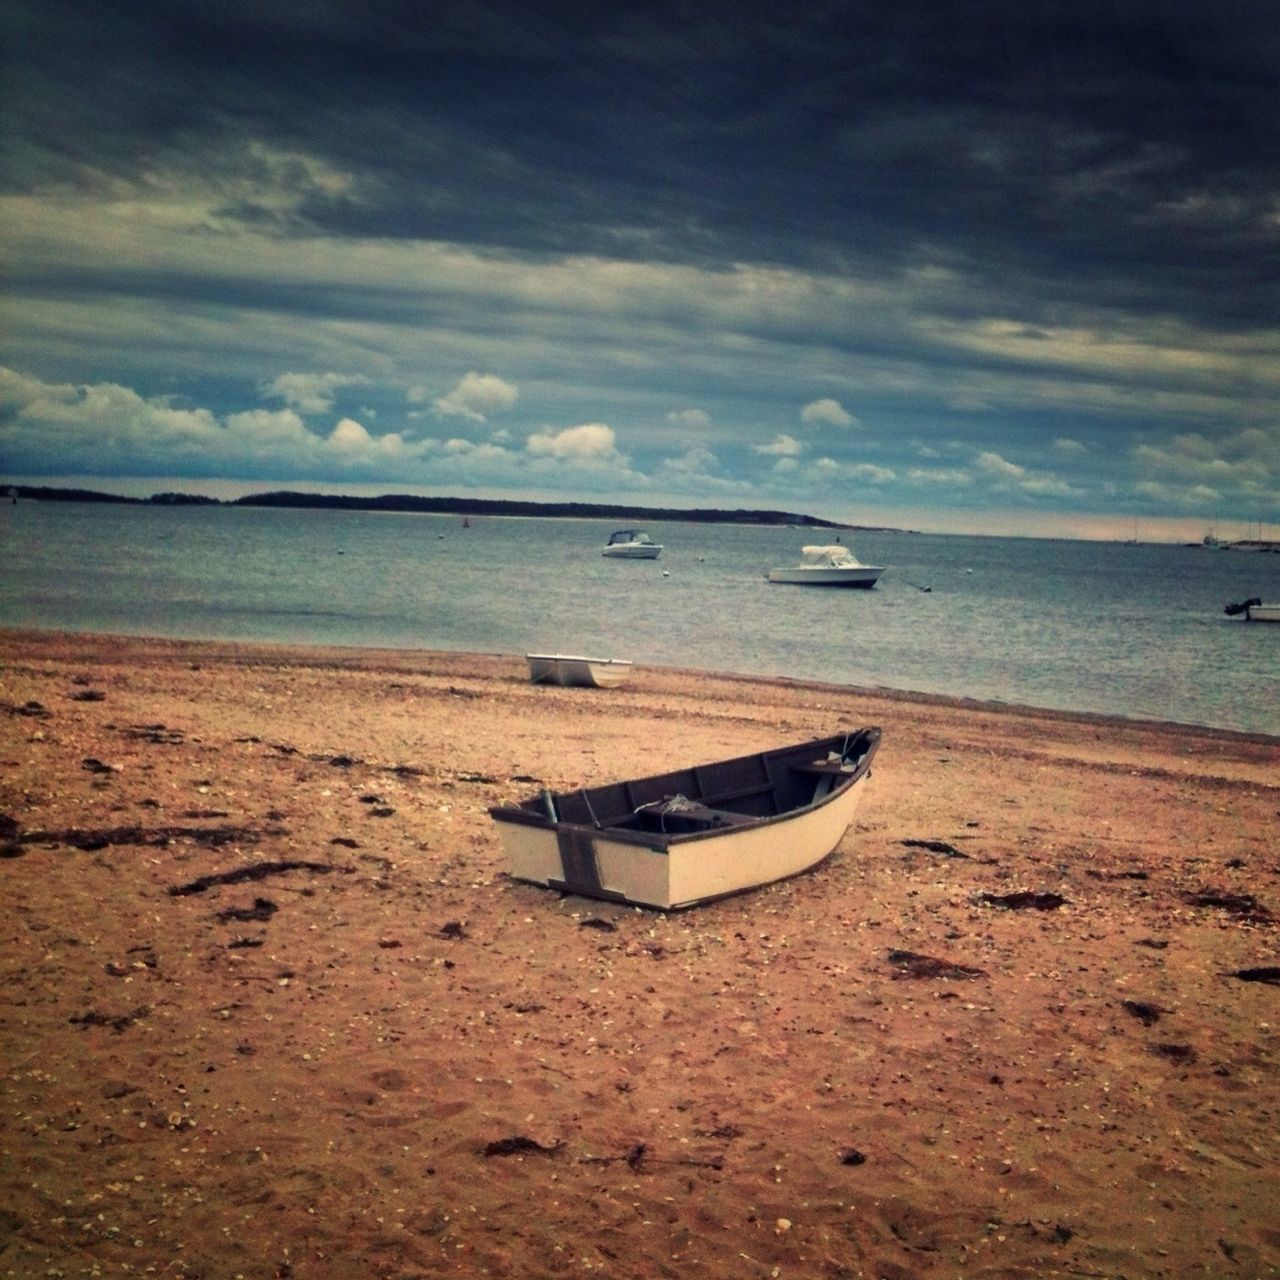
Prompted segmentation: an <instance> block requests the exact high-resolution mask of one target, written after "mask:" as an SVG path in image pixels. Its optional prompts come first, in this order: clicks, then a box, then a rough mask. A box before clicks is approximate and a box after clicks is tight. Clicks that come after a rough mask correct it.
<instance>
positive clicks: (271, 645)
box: [0, 625, 1280, 746]
mask: <svg viewBox="0 0 1280 1280" xmlns="http://www.w3.org/2000/svg"><path fill="white" fill-rule="evenodd" d="M4 637H12V638H13V639H14V640H15V641H17V642H18V643H26V644H40V643H52V644H59V643H62V642H75V644H76V645H81V644H82V645H83V648H84V652H85V653H86V655H87V656H88V655H92V656H94V657H102V656H104V654H103V653H102V652H100V650H103V649H109V648H110V647H111V646H113V645H127V646H129V647H130V648H133V649H138V650H142V651H145V650H147V649H148V648H155V649H156V650H157V651H158V652H163V651H164V650H165V649H166V648H169V649H174V650H181V649H184V648H185V649H189V650H192V651H204V652H205V653H206V660H207V661H211V662H212V661H225V662H241V663H251V662H254V661H259V660H268V659H271V658H273V657H274V658H276V659H277V660H281V661H288V662H291V663H295V664H297V665H300V666H305V665H310V666H321V667H323V666H335V667H339V668H342V669H357V668H361V667H366V666H367V667H368V668H369V669H370V670H375V669H382V670H387V671H405V672H409V671H414V670H418V669H420V668H421V665H422V664H423V663H429V662H430V661H432V660H447V659H449V658H457V659H461V660H466V659H475V660H477V661H483V660H491V661H493V662H495V663H500V664H501V663H514V664H515V666H516V670H517V672H518V673H520V674H525V666H524V654H522V653H502V652H497V651H488V650H477V649H420V648H386V647H381V646H365V645H312V644H300V643H296V642H292V641H273V640H251V641H250V640H244V641H242V640H223V639H208V638H198V637H187V636H163V635H154V634H137V635H135V634H131V633H127V632H109V631H63V630H58V629H56V628H45V627H13V626H5V625H0V650H2V649H3V638H4ZM220 651H226V653H225V654H222V655H221V656H220ZM411 659H417V661H416V663H415V662H414V661H412V660H411ZM636 669H637V670H640V671H648V672H653V673H654V674H655V675H661V674H663V673H665V674H667V675H669V676H671V677H680V678H688V679H705V680H717V681H723V682H725V683H727V684H730V685H734V684H740V685H760V686H762V687H778V688H784V689H785V688H795V689H798V690H804V689H809V690H814V691H826V692H828V693H830V694H833V695H835V694H845V695H848V696H851V697H852V696H858V697H866V698H877V699H883V700H884V701H886V702H904V703H917V704H920V705H922V706H934V707H939V708H951V709H953V710H957V711H963V710H971V711H976V712H984V713H988V714H992V715H1000V714H1004V713H1008V714H1009V715H1013V716H1019V717H1026V718H1029V719H1038V718H1042V719H1048V720H1062V721H1070V722H1074V723H1077V724H1094V723H1098V724H1110V725H1115V726H1117V727H1123V728H1138V729H1143V728H1145V729H1151V730H1158V731H1162V732H1169V733H1185V734H1188V735H1190V736H1209V737H1224V738H1228V739H1234V738H1239V739H1243V740H1245V741H1248V742H1254V743H1257V744H1258V745H1263V746H1265V745H1268V744H1277V745H1280V734H1269V733H1261V732H1258V731H1255V730H1249V729H1231V728H1227V727H1223V726H1220V725H1201V724H1196V723H1194V722H1191V721H1184V720H1164V719H1160V718H1159V717H1149V716H1124V715H1118V714H1113V713H1109V712H1103V711H1073V710H1067V709H1064V708H1059V707H1041V706H1037V705H1035V704H1034V703H1023V702H1003V701H996V700H991V699H982V698H973V697H969V696H966V695H961V694H947V693H930V692H927V691H925V690H917V689H896V688H894V687H892V686H891V685H849V684H835V683H831V682H828V681H821V680H810V679H805V678H803V677H795V676H777V675H756V674H754V673H752V672H740V671H716V670H711V669H707V668H701V667H674V666H664V665H662V664H660V663H643V664H637V668H636Z"/></svg>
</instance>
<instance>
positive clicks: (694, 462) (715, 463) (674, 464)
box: [662, 448, 720, 475]
mask: <svg viewBox="0 0 1280 1280" xmlns="http://www.w3.org/2000/svg"><path fill="white" fill-rule="evenodd" d="M719 466H720V462H719V459H717V457H716V455H715V454H714V453H712V452H711V450H710V449H700V448H699V449H690V450H688V451H687V452H685V453H682V454H680V455H678V456H677V457H671V458H664V459H663V460H662V468H663V470H664V471H676V472H680V473H681V474H685V475H705V474H706V473H707V472H710V471H715V470H717V469H718V468H719Z"/></svg>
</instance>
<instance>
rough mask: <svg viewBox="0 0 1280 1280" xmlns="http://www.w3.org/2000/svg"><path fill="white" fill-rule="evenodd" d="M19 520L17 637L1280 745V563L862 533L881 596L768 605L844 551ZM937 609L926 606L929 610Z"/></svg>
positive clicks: (1169, 551) (789, 540) (96, 511)
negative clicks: (838, 701) (540, 656)
mask: <svg viewBox="0 0 1280 1280" xmlns="http://www.w3.org/2000/svg"><path fill="white" fill-rule="evenodd" d="M646 527H647V528H648V529H649V532H650V533H651V535H652V536H653V538H654V540H655V541H657V542H661V543H663V544H664V546H665V550H664V551H663V554H662V556H661V558H660V559H658V560H656V561H619V560H609V559H605V558H604V557H602V556H601V555H600V548H601V546H603V544H604V542H605V540H606V539H607V537H608V535H609V533H610V532H611V531H612V528H613V526H612V525H611V524H609V523H606V522H604V521H600V520H578V519H543V518H526V517H507V518H496V517H475V516H472V517H471V518H470V527H469V528H465V527H463V526H462V523H461V520H460V518H459V517H457V516H433V515H418V514H407V513H373V512H357V511H325V510H310V509H309V510H296V509H291V510H276V509H269V508H255V507H230V506H223V507H206V506H194V507H185V506H184V507H168V506H152V505H142V506H114V505H107V506H104V505H98V504H81V503H47V502H30V501H23V502H19V503H18V504H17V505H9V506H6V507H4V508H3V515H0V549H2V550H3V554H4V563H5V571H4V573H3V574H0V626H5V627H31V628H42V629H51V630H68V631H96V632H105V633H118V634H127V635H156V636H166V637H174V638H192V639H194V638H200V639H213V640H242V641H257V642H267V643H270V642H278V643H288V644H312V645H348V646H355V647H366V648H393V649H395V648H400V649H422V650H453V651H466V652H481V653H507V654H514V655H523V654H525V653H528V652H558V653H582V654H590V655H594V656H601V657H620V658H629V659H631V660H632V661H634V662H635V663H636V665H637V666H639V667H643V666H645V665H651V666H673V667H686V668H701V669H704V670H712V671H717V672H725V673H735V674H742V675H761V676H782V677H790V678H794V679H800V680H815V681H822V682H824V683H830V684H836V685H846V686H852V687H863V688H868V687H877V686H883V687H886V688H890V689H898V690H907V691H916V692H922V693H935V694H946V695H950V696H954V697H962V698H972V699H977V700H980V701H990V702H1004V703H1011V704H1025V705H1030V706H1037V707H1046V708H1050V709H1056V710H1064V711H1077V712H1093V713H1101V714H1106V715H1116V716H1124V717H1129V718H1139V719H1155V720H1169V721H1174V722H1179V723H1184V724H1196V725H1207V726H1212V727H1216V728H1224V729H1237V730H1244V731H1249V732H1259V733H1269V734H1276V733H1278V732H1280V728H1278V727H1277V726H1278V722H1280V715H1278V712H1280V693H1278V692H1277V691H1278V690H1280V626H1277V625H1268V624H1262V623H1245V622H1242V621H1240V620H1239V619H1234V618H1228V617H1226V616H1225V615H1224V614H1223V612H1222V608H1223V605H1224V604H1225V603H1227V602H1228V601H1235V600H1242V599H1246V598H1248V597H1250V596H1260V597H1262V598H1263V599H1266V600H1280V556H1277V555H1270V554H1257V553H1249V552H1234V551H1220V550H1209V549H1203V548H1199V547H1182V546H1171V545H1166V544H1139V545H1126V544H1122V543H1108V542H1083V541H1079V542H1077V541H1068V540H1054V539H1037V538H1016V539H1013V538H1002V537H981V536H976V535H959V534H948V535H944V534H922V533H902V532H893V531H883V532H850V533H841V534H839V535H838V536H840V537H841V538H842V540H843V541H845V542H846V543H847V544H848V543H851V544H852V547H853V551H854V553H855V555H857V556H858V558H859V559H860V560H862V561H863V562H864V563H868V564H880V565H884V566H886V569H885V573H884V575H883V577H882V578H881V580H880V583H879V585H878V586H877V587H876V588H875V589H874V590H872V591H848V590H833V589H829V588H827V589H824V588H815V587H798V586H786V585H781V584H770V583H767V582H765V580H764V574H765V572H766V570H768V569H769V568H770V567H772V566H775V565H786V564H792V563H796V562H798V560H799V558H800V547H801V545H802V544H803V543H805V542H813V541H826V540H828V538H834V537H835V536H837V531H828V530H822V529H804V528H794V527H786V526H768V527H761V526H750V525H748V526H744V525H717V524H702V523H688V522H680V521H653V522H650V523H649V524H648V525H647V526H646ZM924 587H928V588H930V590H929V591H924V590H922V588H924Z"/></svg>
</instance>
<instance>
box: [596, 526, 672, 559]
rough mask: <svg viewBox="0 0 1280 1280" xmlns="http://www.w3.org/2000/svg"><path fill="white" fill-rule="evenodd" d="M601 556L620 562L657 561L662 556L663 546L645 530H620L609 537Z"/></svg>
mask: <svg viewBox="0 0 1280 1280" xmlns="http://www.w3.org/2000/svg"><path fill="white" fill-rule="evenodd" d="M600 554H601V555H606V556H612V557H614V558H615V559H618V560H656V559H657V558H658V557H659V556H660V555H661V554H662V544H661V543H659V542H654V540H653V539H652V538H651V537H649V535H648V534H647V533H645V531H644V530H643V529H619V530H618V531H617V532H616V533H613V534H610V535H609V541H608V542H607V543H606V544H605V547H604V550H603V551H602V552H601V553H600Z"/></svg>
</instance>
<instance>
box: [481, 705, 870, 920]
mask: <svg viewBox="0 0 1280 1280" xmlns="http://www.w3.org/2000/svg"><path fill="white" fill-rule="evenodd" d="M879 745H880V730H879V729H878V728H870V727H868V728H862V729H852V730H850V731H848V732H846V733H837V734H833V735H831V736H830V737H827V738H820V739H817V740H815V741H811V742H802V743H800V744H798V745H795V746H788V747H779V748H775V749H773V750H771V751H761V752H757V753H756V754H754V755H748V756H738V757H735V758H734V759H731V760H719V761H715V762H714V763H711V764H700V765H694V766H693V767H692V768H685V769H676V770H674V771H672V772H670V773H663V774H657V775H655V776H652V777H646V778H634V779H631V780H629V781H625V782H622V781H620V782H607V783H603V784H601V785H598V786H593V787H579V788H576V789H574V790H571V791H563V792H558V793H556V794H554V795H553V794H552V793H551V792H550V791H542V792H539V793H538V794H536V795H533V796H530V797H528V798H527V799H525V800H522V801H520V802H519V803H517V804H508V805H497V806H495V807H494V808H492V809H490V810H489V813H490V816H491V817H492V818H493V819H494V820H495V821H496V822H497V823H498V825H499V829H500V830H501V833H502V843H503V846H504V848H505V849H506V854H507V864H508V867H509V869H510V873H511V875H512V877H513V878H515V879H517V880H527V881H529V882H530V883H532V884H537V885H543V886H545V887H547V888H551V889H559V890H561V891H562V892H567V893H576V894H582V895H584V896H585V897H589V898H605V899H608V900H609V901H612V902H631V903H635V904H637V905H640V906H647V907H659V908H662V909H663V910H676V909H678V908H681V907H691V906H694V905H696V904H697V903H701V902H709V901H711V900H713V899H716V898H723V897H726V896H728V895H729V894H732V893H741V892H743V891H744V890H746V889H754V888H757V887H758V886H760V885H765V884H771V883H773V882H774V881H776V880H784V879H786V878H788V877H789V876H795V875H799V874H800V873H801V872H803V871H809V870H811V869H812V868H813V867H816V866H817V865H818V864H819V863H820V862H822V861H823V859H824V858H826V857H827V856H828V855H829V854H830V853H831V851H832V850H833V849H835V847H836V846H837V845H838V844H839V843H840V841H841V840H842V839H843V837H844V834H845V832H846V831H847V830H848V829H849V825H850V823H852V821H853V815H854V813H855V811H856V810H857V807H858V802H859V800H860V799H861V798H862V791H863V789H864V787H863V784H864V782H865V781H866V779H867V778H868V777H869V776H870V774H871V759H872V757H873V756H874V755H875V753H876V748H877V747H878V746H879Z"/></svg>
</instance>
